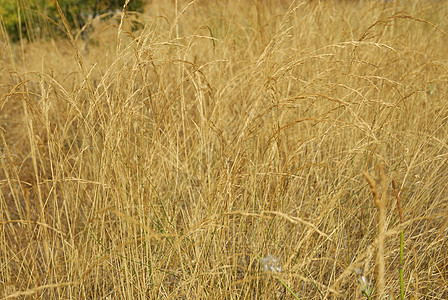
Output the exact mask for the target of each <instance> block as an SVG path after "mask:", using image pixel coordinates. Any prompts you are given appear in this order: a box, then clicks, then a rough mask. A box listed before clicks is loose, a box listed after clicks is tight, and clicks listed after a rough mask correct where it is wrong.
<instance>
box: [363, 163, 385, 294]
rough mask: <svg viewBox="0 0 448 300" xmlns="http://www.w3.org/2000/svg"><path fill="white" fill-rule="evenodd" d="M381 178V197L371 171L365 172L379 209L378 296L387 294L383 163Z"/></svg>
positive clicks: (379, 166)
mask: <svg viewBox="0 0 448 300" xmlns="http://www.w3.org/2000/svg"><path fill="white" fill-rule="evenodd" d="M378 169H379V171H380V179H381V197H380V194H379V192H378V187H377V185H376V182H375V181H374V180H373V179H372V177H371V176H370V175H369V173H367V172H364V173H363V175H364V177H365V178H366V180H367V182H368V183H369V186H370V191H371V192H372V195H373V199H374V202H375V206H376V208H377V209H378V219H377V222H378V234H377V258H376V281H377V282H376V287H377V294H378V295H379V296H378V297H379V298H381V297H383V296H384V295H385V287H386V279H385V278H386V276H385V258H384V243H385V238H386V205H387V177H386V174H385V172H384V168H383V166H382V164H379V165H378Z"/></svg>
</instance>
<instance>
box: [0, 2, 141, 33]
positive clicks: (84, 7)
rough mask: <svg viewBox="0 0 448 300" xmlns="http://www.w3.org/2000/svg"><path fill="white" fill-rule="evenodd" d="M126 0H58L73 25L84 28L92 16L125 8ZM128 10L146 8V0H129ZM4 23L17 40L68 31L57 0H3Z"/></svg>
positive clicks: (2, 16)
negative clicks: (144, 5)
mask: <svg viewBox="0 0 448 300" xmlns="http://www.w3.org/2000/svg"><path fill="white" fill-rule="evenodd" d="M125 2H126V1H125V0H83V1H77V0H58V3H59V5H60V7H61V9H62V11H63V12H64V14H65V17H66V18H67V20H68V22H69V24H70V25H71V28H73V30H74V31H76V30H80V29H81V28H82V27H83V26H84V25H85V24H86V23H88V21H90V20H89V18H94V17H96V16H98V15H101V14H104V13H108V12H109V13H110V12H112V11H114V10H119V9H122V8H123V5H124V4H125ZM128 10H130V11H139V12H142V10H143V0H132V1H131V2H129V5H128ZM0 16H1V19H2V23H3V26H4V27H5V29H6V31H7V32H8V35H9V37H10V38H11V40H13V41H17V40H18V39H20V38H24V39H31V40H36V39H39V38H43V37H48V36H50V37H52V38H55V34H61V33H62V32H65V30H64V29H63V28H64V25H63V24H62V21H61V18H60V16H59V13H58V11H57V7H56V2H55V1H48V0H26V1H25V0H13V1H12V0H0Z"/></svg>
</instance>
